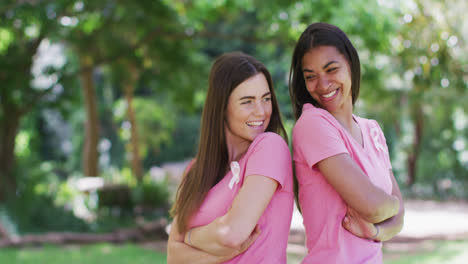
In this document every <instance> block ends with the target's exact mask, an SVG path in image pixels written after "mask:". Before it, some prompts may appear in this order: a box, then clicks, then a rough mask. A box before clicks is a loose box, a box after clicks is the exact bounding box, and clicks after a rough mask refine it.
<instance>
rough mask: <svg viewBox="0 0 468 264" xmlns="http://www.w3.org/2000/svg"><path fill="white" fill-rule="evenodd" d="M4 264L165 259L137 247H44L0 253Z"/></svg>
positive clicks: (157, 262)
mask: <svg viewBox="0 0 468 264" xmlns="http://www.w3.org/2000/svg"><path fill="white" fill-rule="evenodd" d="M0 263H2V264H3V263H5V264H7V263H8V264H108V263H109V264H127V263H131V264H164V263H166V255H165V254H162V253H158V252H155V251H151V250H147V249H144V248H142V247H140V246H138V245H132V244H126V245H118V246H116V245H111V244H97V245H90V246H65V247H56V246H44V247H37V248H26V249H0Z"/></svg>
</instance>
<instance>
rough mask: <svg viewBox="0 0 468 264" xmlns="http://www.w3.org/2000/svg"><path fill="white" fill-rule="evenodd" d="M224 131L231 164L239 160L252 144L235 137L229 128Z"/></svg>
mask: <svg viewBox="0 0 468 264" xmlns="http://www.w3.org/2000/svg"><path fill="white" fill-rule="evenodd" d="M224 131H225V132H224V134H225V137H226V146H227V150H228V157H229V163H231V161H235V160H239V159H240V158H241V157H242V156H243V155H244V154H245V152H247V149H248V148H249V146H250V143H251V142H249V141H246V140H243V139H239V138H237V137H234V136H233V135H232V133H231V132H230V131H229V128H227V127H226V128H225V129H224Z"/></svg>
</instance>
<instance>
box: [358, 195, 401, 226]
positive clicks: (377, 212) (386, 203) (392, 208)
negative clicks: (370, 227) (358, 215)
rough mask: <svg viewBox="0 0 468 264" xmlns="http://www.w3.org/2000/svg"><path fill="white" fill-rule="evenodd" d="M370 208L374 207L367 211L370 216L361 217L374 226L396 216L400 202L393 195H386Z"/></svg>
mask: <svg viewBox="0 0 468 264" xmlns="http://www.w3.org/2000/svg"><path fill="white" fill-rule="evenodd" d="M370 206H374V208H373V209H371V210H369V212H370V214H368V215H363V217H364V219H366V220H367V221H369V222H371V223H374V224H375V223H381V222H383V221H385V220H387V219H390V218H392V217H394V216H396V215H397V214H398V212H399V210H400V202H399V200H398V197H396V196H394V195H386V197H382V198H381V200H380V202H378V203H373V204H372V205H370Z"/></svg>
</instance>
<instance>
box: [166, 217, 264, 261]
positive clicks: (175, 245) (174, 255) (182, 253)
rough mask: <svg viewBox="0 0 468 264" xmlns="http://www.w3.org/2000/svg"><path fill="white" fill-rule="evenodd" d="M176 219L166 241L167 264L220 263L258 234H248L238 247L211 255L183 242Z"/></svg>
mask: <svg viewBox="0 0 468 264" xmlns="http://www.w3.org/2000/svg"><path fill="white" fill-rule="evenodd" d="M175 223H176V219H174V222H173V224H172V226H171V232H170V234H169V240H168V243H167V263H168V264H185V263H193V264H197V263H200V264H203V263H206V264H216V263H222V262H225V261H227V260H229V259H232V258H234V257H235V256H237V255H238V254H240V253H242V252H244V251H245V250H246V249H247V248H249V247H250V245H251V244H252V243H253V242H254V241H255V239H256V238H257V236H258V234H254V235H253V236H250V237H249V238H248V239H247V240H246V241H245V243H243V244H242V245H241V246H240V247H239V248H238V249H235V250H231V252H229V254H226V255H212V254H210V253H207V252H204V251H201V250H198V249H196V248H193V247H191V246H189V245H187V244H186V243H184V241H183V240H184V236H183V235H182V234H180V233H179V231H178V229H177V225H176V224H175Z"/></svg>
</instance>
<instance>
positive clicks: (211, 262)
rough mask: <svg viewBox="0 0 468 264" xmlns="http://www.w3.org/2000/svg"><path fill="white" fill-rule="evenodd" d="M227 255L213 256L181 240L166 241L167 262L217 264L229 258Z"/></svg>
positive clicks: (175, 263) (177, 263)
mask: <svg viewBox="0 0 468 264" xmlns="http://www.w3.org/2000/svg"><path fill="white" fill-rule="evenodd" d="M230 258H231V257H228V256H215V255H212V254H209V253H207V252H204V251H201V250H198V249H196V248H193V247H191V246H189V245H187V244H185V243H183V242H180V241H174V240H172V241H171V240H170V241H169V242H168V250H167V263H168V264H186V263H192V264H204V263H206V264H217V263H222V262H225V261H227V260H229V259H230Z"/></svg>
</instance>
